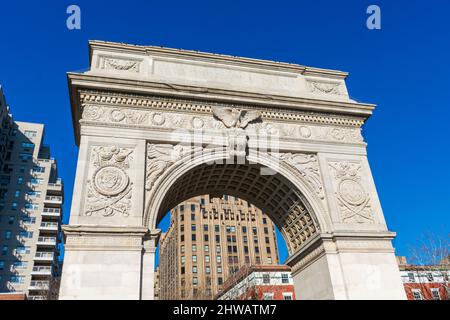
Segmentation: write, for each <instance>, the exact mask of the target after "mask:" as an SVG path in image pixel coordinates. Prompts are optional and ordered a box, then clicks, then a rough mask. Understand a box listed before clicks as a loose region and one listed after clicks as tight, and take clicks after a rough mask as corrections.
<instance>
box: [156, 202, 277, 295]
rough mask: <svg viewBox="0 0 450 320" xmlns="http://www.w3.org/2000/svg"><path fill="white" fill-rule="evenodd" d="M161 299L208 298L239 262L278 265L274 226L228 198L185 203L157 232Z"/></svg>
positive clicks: (249, 206) (257, 211) (247, 206)
mask: <svg viewBox="0 0 450 320" xmlns="http://www.w3.org/2000/svg"><path fill="white" fill-rule="evenodd" d="M159 257H160V265H159V282H160V298H161V299H163V300H171V299H212V298H213V297H214V296H215V295H216V294H217V293H218V292H219V291H220V290H221V289H222V288H223V285H224V283H225V281H226V280H227V279H228V278H229V277H231V276H232V275H234V274H236V273H237V272H238V271H239V269H240V268H241V267H242V266H244V265H259V264H269V265H270V264H274V265H276V264H278V260H279V258H278V249H277V241H276V234H275V226H274V224H273V223H272V221H271V220H270V219H269V218H268V217H267V216H266V215H265V214H264V213H263V212H262V211H261V210H260V209H258V208H257V207H255V206H253V205H252V204H250V203H248V202H246V201H244V200H241V199H238V198H235V197H231V196H226V195H225V196H223V197H222V198H211V197H210V196H208V195H205V196H201V197H196V198H192V199H190V200H188V201H184V202H182V203H181V204H179V205H178V206H177V207H175V208H174V209H173V210H172V211H171V224H170V227H169V229H168V231H167V232H166V233H165V234H163V235H162V236H161V244H160V254H159Z"/></svg>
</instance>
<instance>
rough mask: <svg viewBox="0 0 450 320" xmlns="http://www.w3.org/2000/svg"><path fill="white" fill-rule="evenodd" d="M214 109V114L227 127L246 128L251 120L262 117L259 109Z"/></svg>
mask: <svg viewBox="0 0 450 320" xmlns="http://www.w3.org/2000/svg"><path fill="white" fill-rule="evenodd" d="M212 111H213V114H214V116H215V117H216V118H218V119H219V120H220V121H222V122H223V124H224V125H225V126H226V127H227V128H240V129H245V128H246V127H247V126H248V124H249V123H250V122H252V121H256V120H258V119H259V118H261V112H260V111H257V110H240V109H236V108H226V107H213V108H212Z"/></svg>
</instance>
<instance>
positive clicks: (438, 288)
mask: <svg viewBox="0 0 450 320" xmlns="http://www.w3.org/2000/svg"><path fill="white" fill-rule="evenodd" d="M397 261H398V262H399V268H400V275H401V278H402V282H403V286H404V288H405V293H406V296H407V298H408V300H449V299H450V282H449V278H450V268H449V265H448V261H447V263H446V264H442V265H440V266H417V265H410V264H408V263H407V261H406V259H405V257H397Z"/></svg>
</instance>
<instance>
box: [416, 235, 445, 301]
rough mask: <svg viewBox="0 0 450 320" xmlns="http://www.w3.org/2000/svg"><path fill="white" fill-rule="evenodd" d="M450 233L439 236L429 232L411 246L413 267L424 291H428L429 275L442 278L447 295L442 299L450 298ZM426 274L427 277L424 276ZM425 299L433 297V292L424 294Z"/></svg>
mask: <svg viewBox="0 0 450 320" xmlns="http://www.w3.org/2000/svg"><path fill="white" fill-rule="evenodd" d="M449 239H450V235H448V236H447V237H438V236H436V235H434V234H432V233H427V234H425V235H424V236H422V237H421V239H420V241H419V245H418V246H417V247H413V248H411V262H412V266H411V267H412V269H413V271H415V272H416V275H418V279H419V284H420V286H421V289H422V292H428V290H429V289H428V288H427V286H426V284H427V283H428V281H425V280H424V278H426V276H427V275H430V274H431V275H432V276H433V275H434V276H437V277H438V278H439V279H440V280H442V282H441V285H442V288H443V289H444V292H445V296H443V297H441V298H442V299H449V298H450V287H449V273H450V241H449ZM424 276H425V277H424ZM423 298H424V299H433V297H432V295H431V294H424V295H423Z"/></svg>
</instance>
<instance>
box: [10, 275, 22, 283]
mask: <svg viewBox="0 0 450 320" xmlns="http://www.w3.org/2000/svg"><path fill="white" fill-rule="evenodd" d="M23 281H24V277H22V276H11V278H10V280H9V282H11V283H23Z"/></svg>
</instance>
